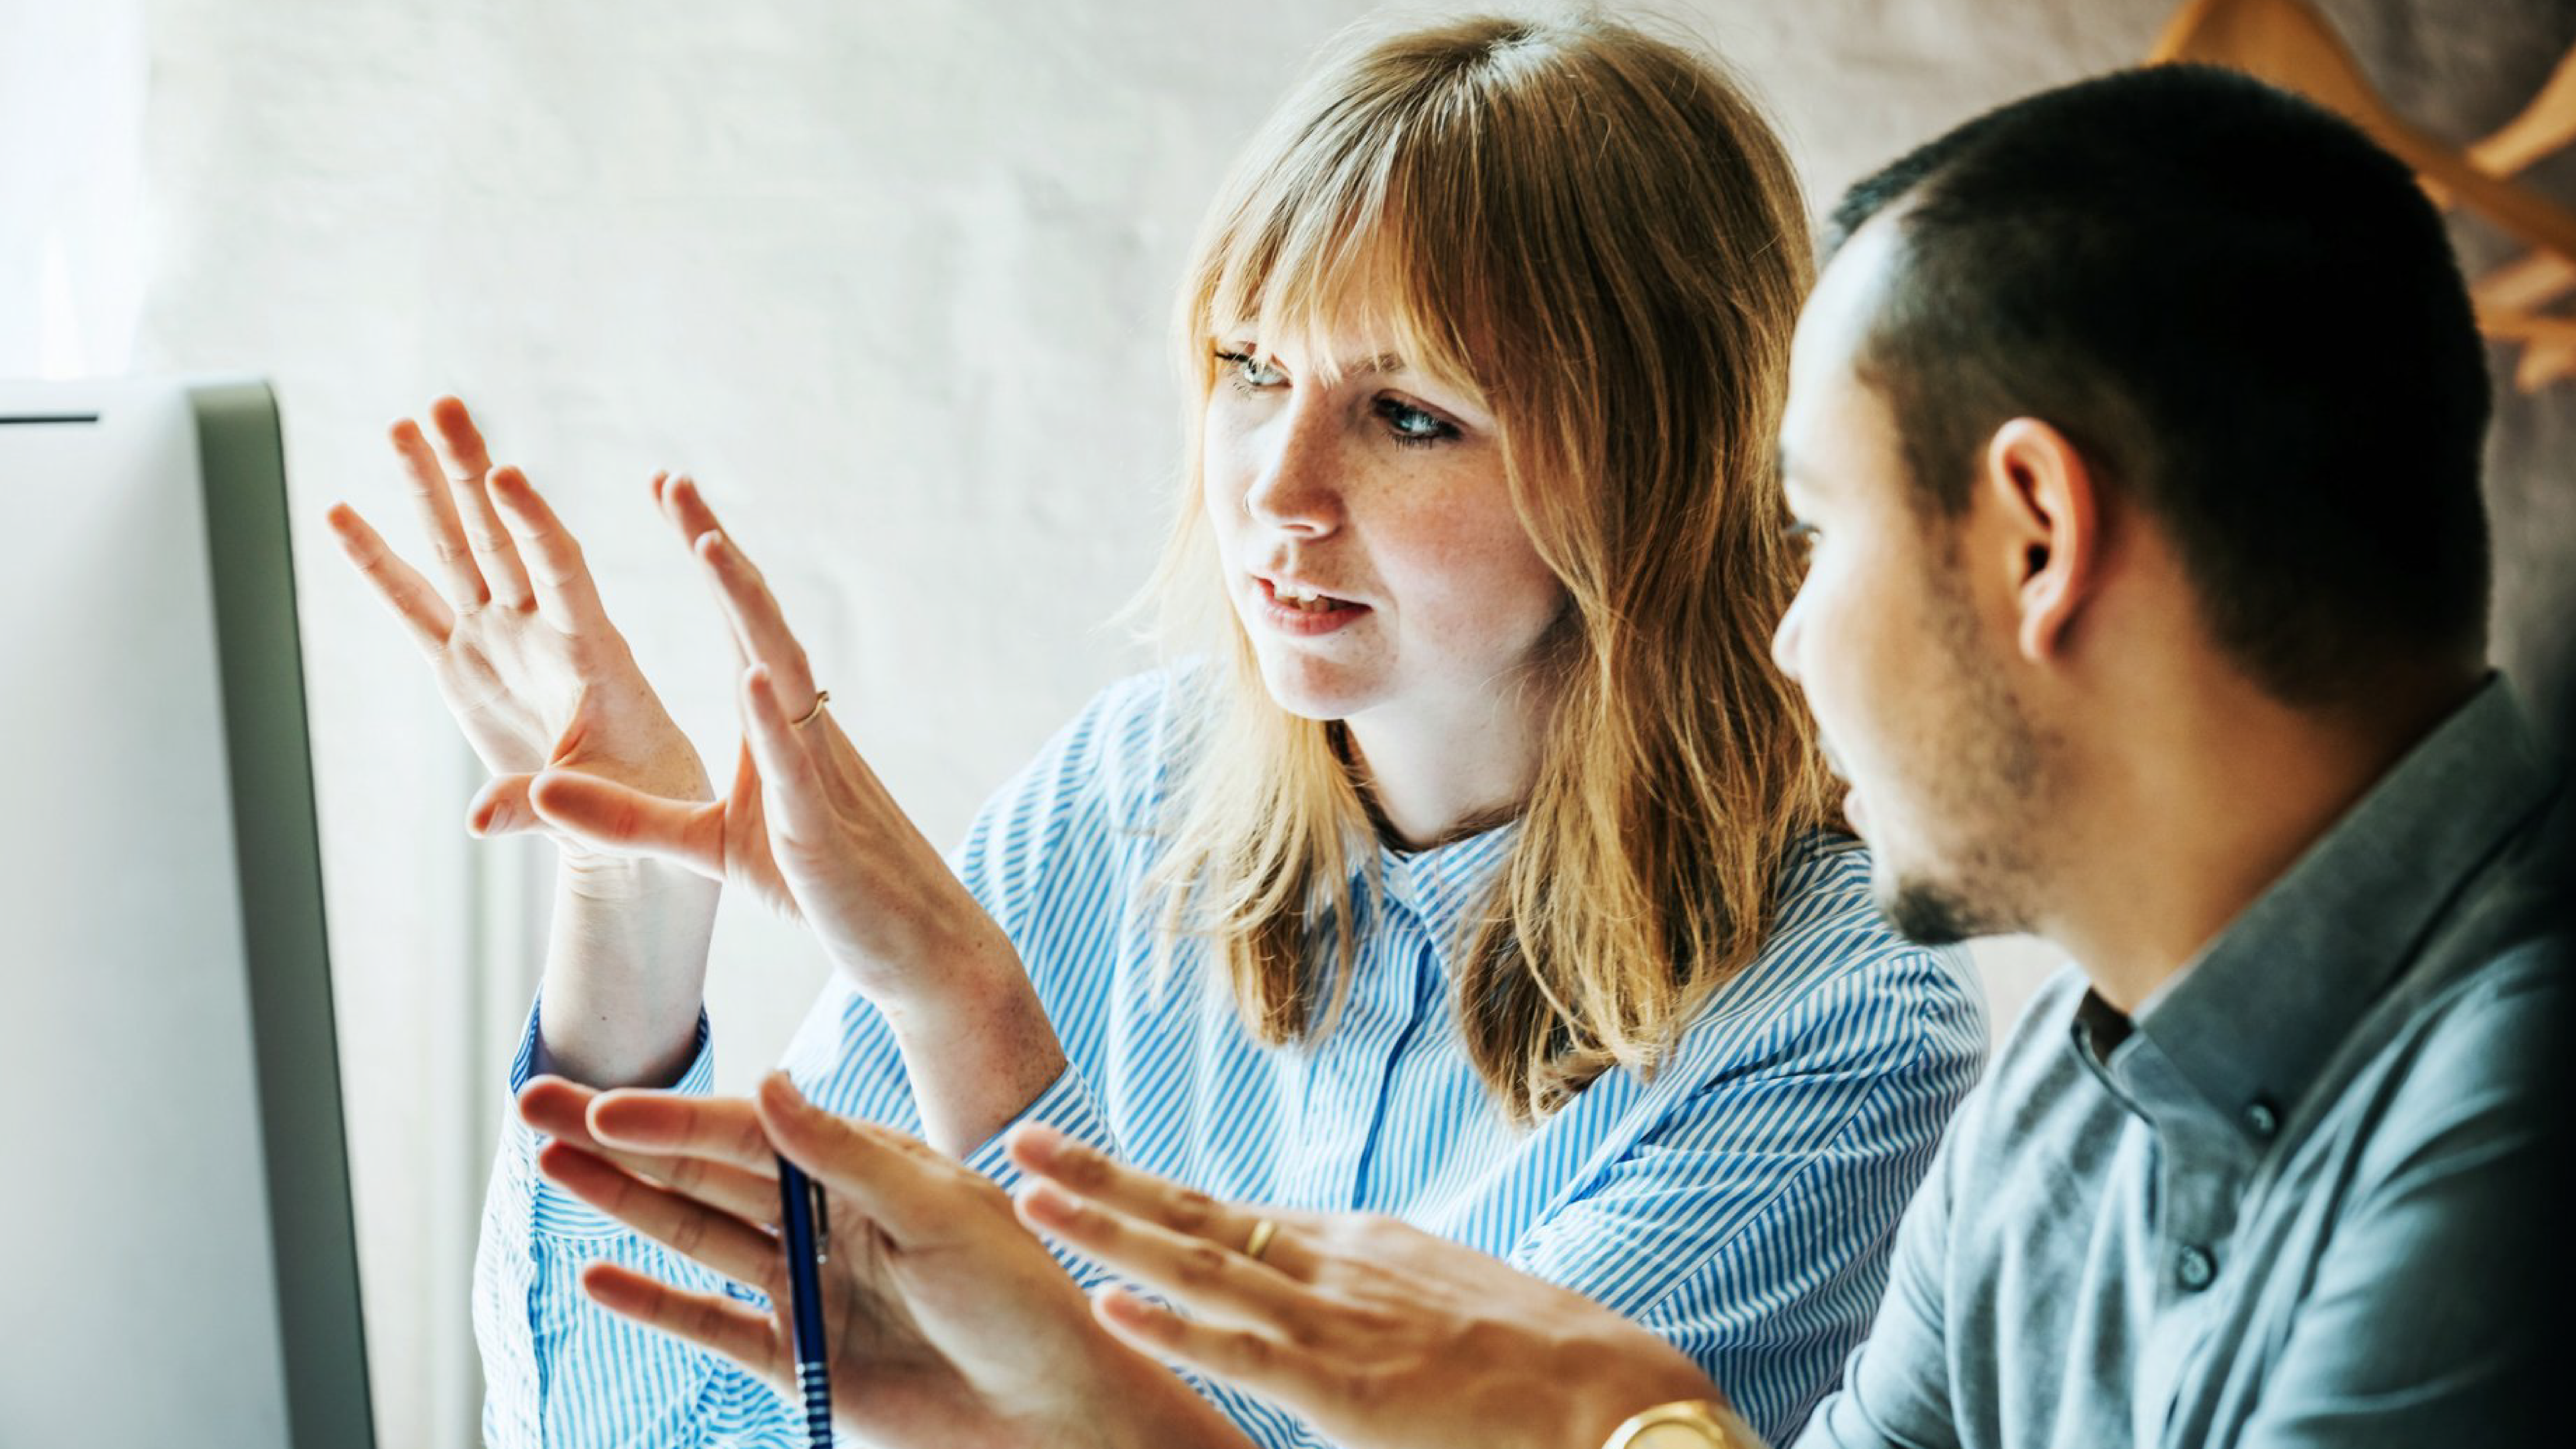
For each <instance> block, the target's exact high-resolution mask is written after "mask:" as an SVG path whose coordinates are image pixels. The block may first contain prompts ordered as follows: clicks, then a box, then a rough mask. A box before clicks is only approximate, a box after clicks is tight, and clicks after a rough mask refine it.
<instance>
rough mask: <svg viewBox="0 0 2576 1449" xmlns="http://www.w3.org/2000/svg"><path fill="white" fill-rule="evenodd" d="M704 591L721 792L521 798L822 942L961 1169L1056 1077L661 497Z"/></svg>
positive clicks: (679, 501) (962, 927)
mask: <svg viewBox="0 0 2576 1449" xmlns="http://www.w3.org/2000/svg"><path fill="white" fill-rule="evenodd" d="M662 499H663V503H664V512H665V513H666V514H668V515H669V517H670V519H671V521H672V523H673V524H674V526H676V527H677V528H678V529H679V531H680V534H681V536H682V537H683V538H684V539H686V540H687V541H688V544H689V550H690V553H691V554H692V556H693V557H695V558H696V560H697V561H698V563H699V564H700V566H701V567H703V568H704V569H705V571H706V573H707V575H708V578H709V580H710V582H711V583H712V584H713V585H714V588H715V592H716V597H717V599H718V600H719V601H720V602H721V603H722V605H723V607H724V613H725V618H726V620H727V622H728V623H729V624H730V625H731V627H732V632H733V638H734V645H735V651H736V660H737V663H739V664H742V665H744V666H745V667H744V669H743V672H742V676H741V681H740V698H739V701H738V703H739V712H740V714H741V718H742V729H743V743H742V749H741V753H740V755H739V756H738V758H737V761H736V764H735V768H734V778H733V785H732V788H731V789H730V790H729V791H727V792H726V794H725V796H724V798H723V799H721V800H716V801H712V802H707V803H699V802H697V801H695V800H691V799H675V798H672V797H670V796H667V795H657V794H656V793H654V792H652V791H650V790H641V789H633V788H628V787H626V786H622V785H619V784H616V783H614V782H611V781H608V780H604V779H601V778H599V777H597V776H595V775H586V774H578V773H572V772H568V771H548V772H547V773H545V774H544V775H541V776H540V777H538V779H537V781H536V783H535V785H534V786H533V788H532V789H531V791H530V796H529V798H530V800H531V801H532V802H533V803H534V805H535V807H536V810H537V813H538V814H539V815H541V816H543V817H544V818H545V819H546V821H547V822H548V823H550V824H552V825H554V826H555V827H556V828H558V829H560V830H562V831H564V832H566V833H567V834H570V835H572V836H573V837H575V838H577V839H580V840H582V841H585V842H588V843H590V844H592V845H593V846H595V847H597V848H599V849H602V850H607V851H615V852H620V853H627V854H643V855H650V856H658V857H660V858H663V859H666V860H670V861H674V862H677V863H679V864H681V865H684V866H686V867H688V868H689V869H690V870H693V871H696V872H698V873H699V874H701V875H705V876H708V877H710V878H713V879H717V880H725V881H730V882H733V883H735V884H736V885H738V886H740V887H742V888H744V889H747V890H749V891H751V892H752V893H754V894H755V895H757V896H759V897H760V898H761V899H762V900H764V901H766V902H768V903H769V904H770V905H771V906H772V907H773V908H775V909H777V910H779V911H780V912H782V913H784V914H785V915H787V916H789V917H790V918H794V919H801V920H802V921H804V922H805V924H807V925H808V926H810V927H812V928H813V930H814V932H815V934H816V935H817V936H818V937H820V938H821V940H822V943H823V948H824V950H825V951H826V953H828V954H829V955H830V956H831V958H832V959H833V961H834V963H835V964H836V965H837V966H839V968H840V969H841V970H842V971H843V972H844V973H846V974H847V975H848V976H849V978H850V979H851V981H852V982H853V983H854V984H855V985H856V986H857V987H858V988H859V990H860V991H861V992H862V993H863V994H865V995H866V996H867V997H868V998H869V999H870V1000H871V1001H873V1002H875V1003H876V1004H877V1006H878V1007H879V1008H880V1009H881V1010H883V1011H884V1012H885V1013H886V1015H887V1017H888V1019H889V1020H890V1021H892V1022H893V1024H894V1026H895V1029H896V1032H897V1035H898V1037H899V1038H900V1039H901V1040H902V1042H903V1045H904V1054H905V1065H906V1067H907V1070H908V1071H909V1074H910V1076H911V1078H912V1083H913V1091H914V1095H915V1096H916V1098H917V1099H918V1100H919V1102H920V1105H921V1111H922V1120H923V1124H924V1127H925V1129H926V1130H927V1131H928V1132H929V1134H930V1137H931V1140H932V1141H933V1142H934V1143H936V1144H937V1145H938V1146H940V1147H941V1148H943V1149H946V1150H950V1151H954V1152H958V1153H961V1154H962V1153H964V1152H966V1151H968V1150H970V1149H971V1148H973V1147H974V1146H975V1145H976V1144H978V1143H980V1142H982V1141H983V1140H984V1139H985V1138H987V1137H989V1136H990V1135H991V1134H992V1133H993V1132H994V1131H996V1130H998V1129H999V1128H1000V1127H1001V1125H1002V1124H1003V1123H1005V1122H1007V1121H1009V1120H1010V1119H1011V1118H1012V1117H1013V1116H1014V1115H1016V1114H1017V1113H1018V1112H1019V1110H1020V1109H1021V1108H1023V1107H1025V1106H1026V1105H1027V1104H1028V1103H1029V1102H1030V1101H1032V1100H1033V1099H1035V1098H1036V1097H1037V1095H1038V1094H1039V1093H1040V1092H1041V1091H1043V1090H1044V1089H1045V1088H1046V1086H1047V1084H1048V1083H1049V1082H1051V1081H1053V1080H1054V1079H1055V1078H1056V1076H1057V1075H1058V1074H1059V1073H1060V1072H1061V1071H1062V1070H1063V1067H1064V1055H1063V1051H1062V1048H1061V1047H1060V1046H1059V1044H1058V1043H1057V1040H1056V1037H1055V1033H1054V1030H1053V1028H1052V1027H1050V1026H1049V1025H1048V1024H1047V1021H1046V1014H1045V1011H1044V1009H1043V1008H1042V1007H1041V1006H1040V1005H1039V1004H1038V1001H1037V997H1036V994H1035V993H1034V992H1033V991H1032V990H1031V989H1030V987H1029V983H1028V976H1027V973H1026V972H1025V971H1024V970H1023V969H1022V967H1021V965H1020V961H1019V956H1018V954H1017V952H1015V951H1014V950H1013V949H1012V946H1011V943H1010V940H1009V938H1008V937H1007V936H1006V935H1004V934H1003V932H1002V929H1001V927H1000V926H999V925H997V924H996V923H995V922H994V921H993V919H992V918H991V917H990V916H989V915H987V914H985V912H984V909H983V907H982V906H981V905H980V904H979V903H978V902H977V901H976V900H975V897H974V895H973V894H972V893H971V892H969V891H968V890H967V889H966V887H965V885H964V884H963V883H962V882H960V881H959V880H958V879H957V876H956V874H955V873H954V872H953V871H951V870H950V869H949V868H948V862H947V861H946V860H945V859H944V858H942V857H941V855H940V853H939V851H938V850H937V849H936V848H935V847H933V846H932V845H931V843H930V842H929V841H928V840H927V839H925V838H923V836H922V834H921V831H920V830H919V829H918V828H917V827H915V826H914V824H913V823H912V820H911V818H910V817H909V816H907V815H905V814H904V812H903V810H902V807H900V806H898V805H897V804H896V803H895V801H894V797H893V796H892V795H891V794H889V793H888V792H887V790H886V788H885V786H884V785H883V784H882V783H881V782H879V781H878V779H877V776H876V772H875V771H873V770H871V769H869V768H868V763H867V761H866V760H864V759H862V758H861V757H860V755H859V752H858V750H857V748H856V747H855V746H853V745H852V744H851V743H850V739H849V736H848V735H846V734H844V733H842V731H841V727H840V725H839V723H838V722H837V721H835V720H834V719H833V718H832V716H831V714H830V713H829V712H828V711H825V710H821V709H820V708H819V705H820V704H821V702H822V701H821V696H820V694H819V693H818V691H817V690H816V688H815V681H814V675H813V671H812V668H811V666H810V665H809V664H808V663H807V661H806V657H805V650H804V648H803V646H802V645H800V644H799V643H798V642H797V640H796V636H795V634H794V633H793V632H791V631H790V630H789V629H788V627H787V620H786V617H785V615H784V614H783V613H782V612H781V610H780V608H779V605H778V600H777V597H776V596H775V595H773V594H772V593H771V592H770V590H769V585H768V583H767V581H766V580H764V579H763V578H762V577H761V574H760V571H759V570H758V569H756V568H754V567H753V566H752V563H751V560H750V559H748V558H746V557H744V556H743V553H742V551H741V549H739V548H737V547H736V546H735V544H734V541H733V539H732V537H731V536H730V535H728V534H727V533H726V532H725V531H724V529H723V528H722V526H720V525H719V524H718V523H717V521H716V516H715V513H714V511H713V510H711V509H710V508H708V506H707V504H706V500H705V498H704V497H703V496H702V495H701V494H700V493H699V492H698V489H697V486H696V485H695V484H694V483H692V482H691V481H690V480H688V479H686V478H680V479H675V480H673V481H672V482H671V483H670V484H669V485H668V486H667V487H665V488H664V489H663V491H662Z"/></svg>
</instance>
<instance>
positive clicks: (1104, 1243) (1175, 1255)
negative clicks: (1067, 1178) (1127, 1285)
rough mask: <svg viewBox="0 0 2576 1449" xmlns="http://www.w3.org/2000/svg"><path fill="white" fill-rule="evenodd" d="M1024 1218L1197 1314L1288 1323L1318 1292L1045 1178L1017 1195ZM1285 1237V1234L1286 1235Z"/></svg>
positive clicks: (1236, 1252) (1237, 1253) (1304, 1313)
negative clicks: (1084, 1197) (1168, 1295)
mask: <svg viewBox="0 0 2576 1449" xmlns="http://www.w3.org/2000/svg"><path fill="white" fill-rule="evenodd" d="M1019 1213H1020V1220H1021V1221H1022V1222H1025V1223H1027V1224H1028V1225H1029V1226H1030V1227H1031V1228H1032V1229H1035V1230H1036V1231H1038V1232H1041V1233H1044V1234H1046V1235H1047V1236H1048V1237H1051V1238H1054V1239H1056V1240H1057V1241H1058V1242H1061V1243H1063V1244H1064V1245H1066V1246H1067V1247H1070V1248H1072V1249H1073V1250H1074V1251H1076V1252H1078V1253H1081V1254H1082V1255H1083V1256H1084V1257H1087V1258H1090V1259H1091V1260H1092V1261H1094V1262H1096V1263H1099V1264H1101V1265H1103V1266H1105V1267H1108V1268H1111V1269H1113V1270H1115V1271H1117V1272H1118V1273H1120V1274H1123V1275H1125V1276H1126V1277H1130V1278H1133V1279H1135V1280H1136V1281H1138V1282H1140V1283H1145V1284H1148V1285H1150V1286H1152V1287H1154V1288H1158V1289H1160V1290H1162V1291H1164V1292H1166V1293H1168V1294H1170V1295H1171V1296H1172V1297H1174V1298H1175V1299H1177V1300H1179V1301H1180V1302H1181V1303H1182V1304H1183V1305H1184V1306H1186V1307H1188V1308H1189V1309H1190V1310H1191V1311H1192V1312H1194V1313H1199V1314H1202V1315H1205V1314H1211V1313H1213V1314H1217V1315H1221V1316H1223V1317H1225V1318H1228V1319H1231V1320H1233V1321H1235V1322H1238V1323H1249V1324H1285V1323H1291V1322H1296V1321H1299V1320H1301V1319H1303V1318H1305V1317H1308V1316H1310V1314H1311V1313H1312V1312H1313V1311H1314V1306H1315V1305H1314V1304H1313V1303H1312V1302H1311V1301H1310V1299H1311V1298H1312V1295H1313V1290H1311V1289H1309V1288H1307V1287H1305V1286H1304V1285H1303V1284H1300V1283H1298V1282H1297V1281H1295V1280H1294V1279H1292V1278H1290V1277H1289V1276H1288V1275H1287V1274H1285V1273H1283V1272H1281V1271H1280V1270H1279V1269H1278V1268H1276V1267H1274V1266H1272V1265H1271V1264H1270V1263H1269V1262H1267V1261H1266V1260H1262V1259H1255V1258H1252V1257H1251V1256H1249V1255H1247V1254H1245V1253H1244V1252H1242V1251H1241V1246H1240V1245H1234V1246H1223V1245H1219V1244H1218V1243H1215V1242H1212V1241H1210V1240H1209V1239H1207V1238H1204V1237H1198V1236H1195V1235H1192V1234H1189V1233H1182V1232H1175V1231H1174V1230H1172V1229H1170V1228H1166V1227H1163V1226H1162V1225H1160V1224H1158V1223H1153V1222H1148V1221H1146V1220H1145V1219H1143V1218H1140V1217H1134V1216H1131V1215H1129V1214H1127V1213H1124V1212H1121V1211H1119V1210H1118V1209H1116V1208H1111V1207H1104V1206H1102V1205H1101V1204H1099V1203H1097V1202H1085V1201H1083V1200H1082V1199H1080V1198H1077V1197H1074V1196H1073V1195H1071V1194H1070V1193H1067V1192H1066V1191H1064V1189H1062V1188H1059V1187H1057V1186H1055V1185H1054V1184H1052V1183H1047V1182H1039V1183H1036V1184H1034V1185H1033V1186H1031V1187H1029V1188H1027V1189H1026V1190H1025V1191H1023V1192H1022V1193H1021V1194H1020V1198H1019ZM1282 1236H1285V1234H1284V1233H1283V1234H1282Z"/></svg>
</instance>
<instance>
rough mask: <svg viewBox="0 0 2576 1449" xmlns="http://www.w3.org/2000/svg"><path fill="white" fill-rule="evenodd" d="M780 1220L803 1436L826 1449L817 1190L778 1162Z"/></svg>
mask: <svg viewBox="0 0 2576 1449" xmlns="http://www.w3.org/2000/svg"><path fill="white" fill-rule="evenodd" d="M778 1202H779V1207H780V1209H781V1215H780V1221H781V1222H782V1223H783V1224H784V1226H785V1228H786V1234H787V1287H788V1297H789V1300H790V1304H789V1307H790V1310H791V1312H792V1314H793V1317H794V1321H795V1325H796V1386H797V1388H798V1389H800V1390H801V1391H803V1393H804V1395H805V1436H806V1441H807V1442H808V1443H810V1444H812V1445H813V1449H832V1383H831V1372H830V1369H829V1367H828V1366H827V1361H826V1359H825V1358H824V1354H823V1275H822V1274H821V1273H820V1272H819V1271H817V1270H818V1269H819V1268H820V1267H821V1265H822V1263H823V1251H824V1250H823V1235H824V1232H825V1231H826V1228H825V1221H826V1220H825V1217H824V1207H823V1190H822V1188H821V1187H820V1186H818V1185H816V1184H815V1182H814V1181H813V1179H811V1178H809V1177H807V1176H806V1175H805V1171H804V1169H802V1168H800V1167H798V1166H797V1165H796V1164H795V1163H792V1162H790V1161H788V1160H787V1159H786V1158H784V1157H782V1158H780V1159H778Z"/></svg>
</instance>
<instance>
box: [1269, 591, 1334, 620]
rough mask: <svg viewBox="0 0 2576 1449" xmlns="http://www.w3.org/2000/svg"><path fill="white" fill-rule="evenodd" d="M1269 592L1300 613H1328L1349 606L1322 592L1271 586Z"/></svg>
mask: <svg viewBox="0 0 2576 1449" xmlns="http://www.w3.org/2000/svg"><path fill="white" fill-rule="evenodd" d="M1271 594H1272V596H1273V597H1274V598H1276V599H1278V600H1279V602H1280V603H1282V604H1285V605H1287V606H1288V607H1289V608H1292V609H1295V610H1296V611H1297V612H1299V613H1301V614H1328V613H1331V612H1332V611H1333V610H1335V609H1346V608H1349V607H1350V606H1349V605H1348V604H1345V603H1343V602H1342V601H1341V600H1339V599H1335V598H1328V597H1326V596H1325V595H1322V594H1309V593H1302V592H1300V591H1298V590H1295V589H1281V588H1273V589H1272V590H1271Z"/></svg>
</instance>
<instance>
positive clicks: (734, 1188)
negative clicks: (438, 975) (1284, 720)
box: [518, 1077, 780, 1228]
mask: <svg viewBox="0 0 2576 1449" xmlns="http://www.w3.org/2000/svg"><path fill="white" fill-rule="evenodd" d="M613 1097H623V1098H626V1099H629V1100H630V1101H631V1100H633V1099H639V1098H662V1099H667V1100H672V1101H683V1100H685V1101H692V1102H707V1101H728V1100H729V1101H730V1102H731V1103H732V1105H733V1106H735V1107H737V1108H739V1109H741V1111H742V1113H743V1115H744V1116H746V1117H748V1116H749V1115H750V1112H751V1107H750V1104H749V1103H747V1102H744V1101H743V1100H742V1099H740V1098H738V1097H737V1098H730V1099H726V1098H695V1097H691V1098H682V1097H680V1096H679V1095H678V1094H677V1093H670V1092H638V1091H631V1090H626V1091H620V1092H616V1093H606V1092H598V1091H594V1090H593V1089H591V1088H589V1087H584V1086H581V1085H579V1084H577V1083H573V1082H569V1081H566V1080H564V1079H563V1078H561V1077H537V1078H535V1079H533V1080H531V1081H530V1082H529V1083H528V1084H527V1085H526V1086H525V1087H523V1088H521V1089H520V1091H519V1098H518V1111H519V1120H521V1121H523V1122H525V1123H527V1124H528V1126H530V1127H531V1128H534V1129H535V1130H536V1131H538V1132H541V1133H544V1134H545V1135H546V1136H548V1137H551V1138H554V1139H555V1140H556V1141H557V1142H560V1143H564V1144H566V1145H568V1146H571V1147H574V1148H577V1149H579V1150H581V1151H583V1152H587V1153H590V1154H591V1155H593V1156H596V1157H600V1158H604V1159H606V1160H607V1161H609V1162H611V1163H614V1164H615V1165H617V1166H618V1167H620V1168H623V1169H624V1170H626V1171H627V1172H630V1173H632V1174H634V1175H635V1176H637V1177H640V1178H643V1179H645V1180H646V1181H649V1182H654V1183H658V1184H660V1185H661V1186H663V1187H667V1188H669V1189H671V1190H672V1191H673V1192H677V1193H679V1194H681V1195H683V1196H685V1197H690V1198H694V1199H696V1200H698V1201H699V1202H703V1203H705V1204H707V1205H708V1206H710V1207H715V1208H719V1209H721V1210H723V1211H725V1212H728V1213H731V1214H732V1215H733V1216H735V1217H737V1218H740V1219H742V1220H743V1221H744V1222H747V1223H751V1224H754V1225H755V1226H758V1227H761V1228H770V1227H774V1226H775V1225H776V1224H777V1221H778V1215H779V1212H780V1204H779V1200H778V1163H777V1159H776V1158H775V1157H773V1156H770V1155H768V1154H766V1153H764V1154H763V1155H762V1156H761V1157H760V1158H759V1159H758V1160H757V1161H754V1162H751V1163H748V1164H745V1163H740V1162H736V1161H733V1160H729V1159H723V1158H716V1157H711V1156H707V1155H702V1154H698V1153H694V1152H691V1151H689V1150H687V1149H685V1148H680V1147H671V1148H655V1147H650V1146H643V1145H638V1144H637V1143H635V1142H633V1141H630V1140H628V1139H626V1138H623V1137H620V1136H618V1135H617V1134H616V1133H615V1132H613V1131H610V1132H595V1131H593V1130H592V1123H591V1111H592V1108H593V1107H594V1106H595V1105H597V1104H598V1103H600V1102H602V1101H605V1100H609V1099H611V1098H613ZM613 1115H614V1114H612V1117H613Z"/></svg>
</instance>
